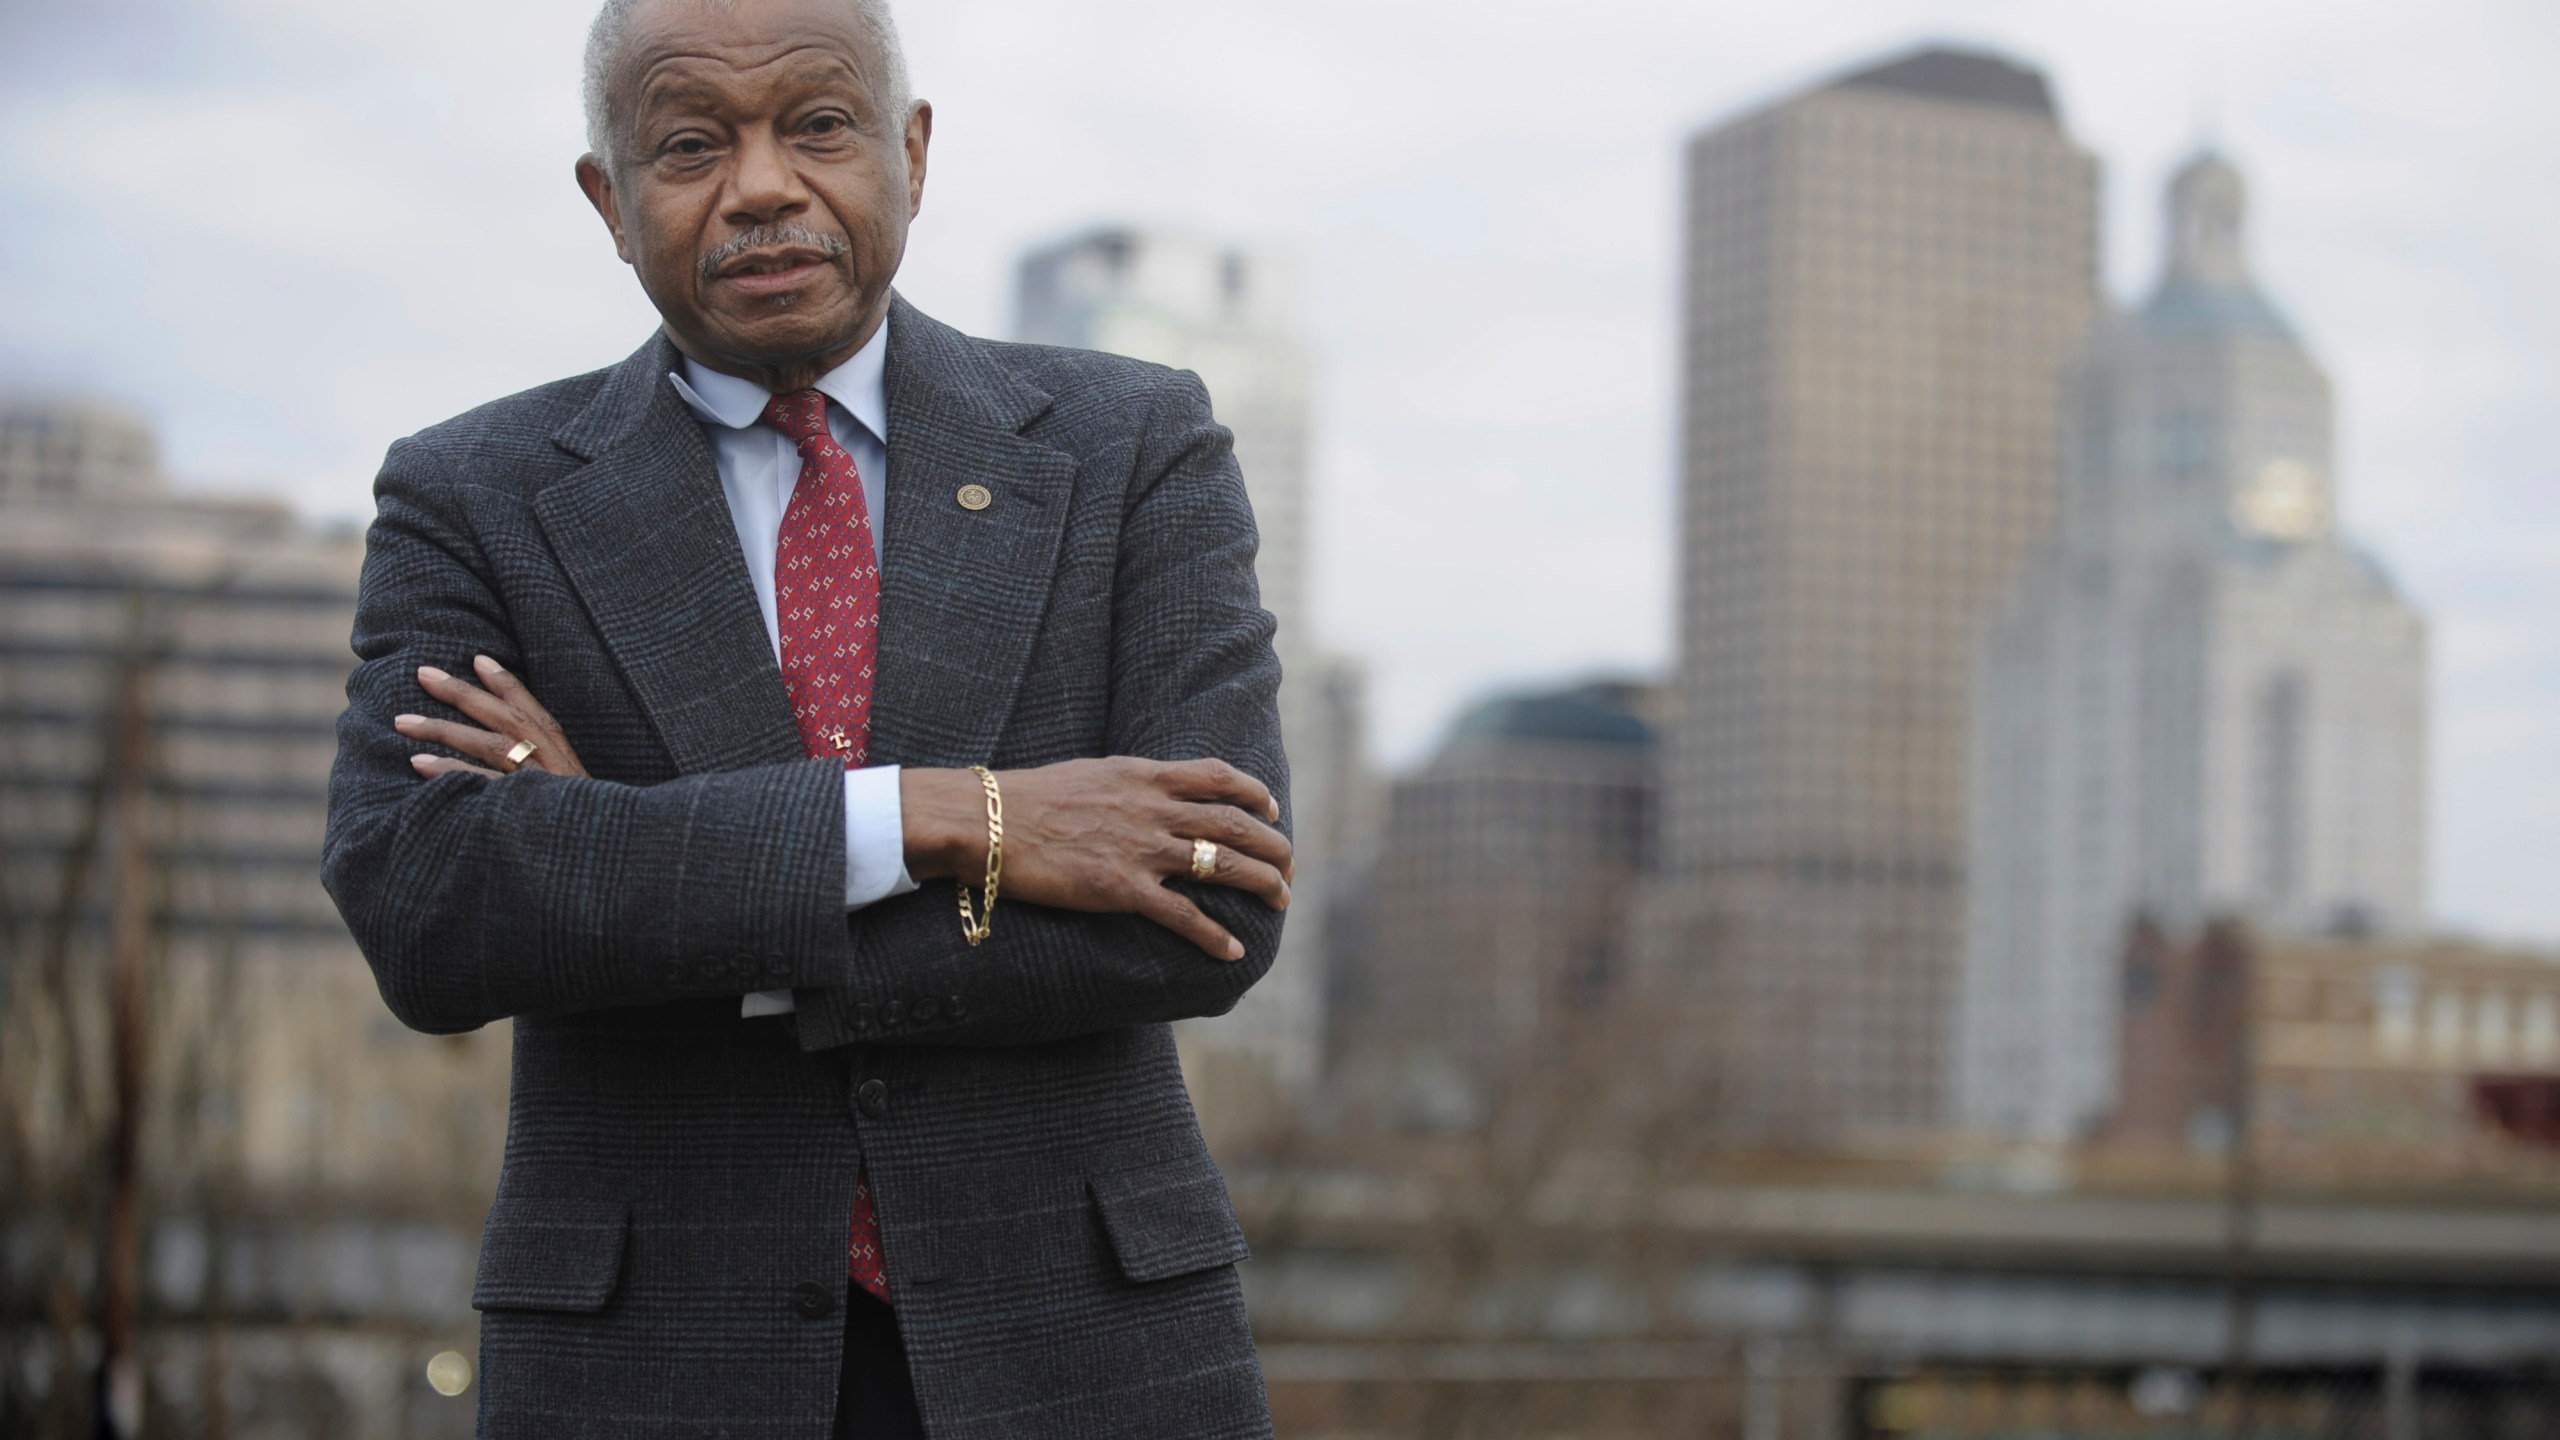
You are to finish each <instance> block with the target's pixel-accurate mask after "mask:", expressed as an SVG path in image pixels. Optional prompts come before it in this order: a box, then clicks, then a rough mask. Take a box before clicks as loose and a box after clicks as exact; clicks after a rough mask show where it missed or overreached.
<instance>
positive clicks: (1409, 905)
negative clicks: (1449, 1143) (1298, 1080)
mask: <svg viewBox="0 0 2560 1440" xmlns="http://www.w3.org/2000/svg"><path fill="white" fill-rule="evenodd" d="M1660 695H1661V692H1660V691H1659V690H1658V689H1657V688H1656V687H1653V686H1649V685H1637V684H1630V683H1624V682H1600V683H1592V684H1586V685H1579V686H1575V687H1572V688H1570V689H1565V690H1557V691H1546V692H1538V693H1527V694H1517V695H1504V696H1500V697H1497V698H1494V699H1491V700H1487V701H1485V702H1484V703H1482V704H1480V705H1477V706H1476V707H1475V708H1473V709H1471V710H1469V711H1468V712H1467V713H1466V714H1465V715H1463V716H1461V717H1460V718H1459V720H1458V723H1457V724H1456V725H1455V726H1454V727H1453V728H1452V730H1451V732H1450V735H1449V738H1448V740H1447V741H1446V742H1445V743H1444V744H1442V746H1441V747H1440V749H1439V750H1438V751H1437V752H1436V753H1434V754H1433V755H1432V757H1431V758H1430V759H1429V760H1427V761H1426V762H1424V763H1423V765H1422V766H1421V768H1419V769H1418V770H1416V771H1415V772H1414V773H1413V774H1411V775H1409V776H1406V777H1404V778H1402V779H1400V780H1398V781H1397V782H1396V784H1395V787H1394V789H1393V791H1392V793H1391V795H1390V797H1389V799H1388V807H1387V819H1386V823H1385V829H1384V840H1385V844H1384V846H1383V847H1382V851H1381V854H1380V856H1379V858H1378V861H1377V866H1376V870H1375V873H1374V884H1375V887H1376V897H1377V903H1376V906H1375V909H1374V911H1373V912H1372V917H1371V924H1370V927H1369V934H1368V936H1367V944H1366V947H1365V949H1366V954H1365V956H1364V957H1363V961H1364V963H1361V964H1359V965H1357V966H1356V967H1353V974H1351V975H1349V976H1346V977H1344V978H1345V980H1347V981H1349V982H1351V983H1349V984H1347V985H1345V986H1343V987H1342V990H1341V991H1340V992H1338V994H1339V998H1340V999H1341V1001H1343V1002H1344V1014H1343V1015H1342V1017H1341V1018H1340V1019H1339V1020H1338V1021H1337V1027H1338V1028H1339V1029H1340V1030H1341V1031H1342V1032H1343V1033H1342V1034H1341V1036H1340V1043H1341V1047H1342V1053H1343V1059H1344V1061H1345V1065H1344V1070H1345V1074H1346V1076H1347V1083H1346V1087H1345V1088H1346V1089H1347V1090H1349V1091H1351V1092H1353V1093H1355V1094H1358V1095H1360V1096H1362V1097H1363V1098H1376V1099H1379V1100H1382V1101H1384V1102H1385V1103H1386V1105H1387V1106H1388V1107H1389V1108H1390V1109H1391V1110H1393V1111H1395V1112H1397V1118H1399V1119H1401V1120H1402V1121H1404V1122H1407V1123H1421V1124H1424V1125H1428V1126H1435V1127H1447V1128H1462V1127H1464V1126H1466V1125H1469V1124H1472V1123H1475V1122H1477V1121H1480V1120H1482V1119H1483V1118H1485V1117H1486V1115H1487V1114H1488V1113H1489V1105H1490V1102H1491V1101H1493V1100H1494V1099H1495V1098H1496V1097H1495V1095H1494V1091H1495V1089H1496V1087H1497V1085H1498V1083H1499V1081H1500V1080H1501V1078H1502V1077H1503V1076H1504V1075H1505V1074H1514V1075H1537V1074H1539V1073H1540V1072H1539V1071H1538V1069H1537V1068H1536V1067H1537V1065H1538V1063H1539V1062H1540V1061H1542V1060H1547V1059H1551V1058H1552V1055H1553V1052H1554V1050H1555V1048H1556V1042H1557V1040H1558V1039H1559V1037H1560V1035H1561V1033H1562V1031H1563V1030H1564V1028H1565V1024H1566V1022H1568V1021H1570V1020H1571V1019H1572V1018H1573V1017H1575V1016H1576V1015H1578V1014H1584V1013H1588V1012H1591V1011H1592V1010H1593V1009H1595V1008H1596V1007H1597V1006H1598V1005H1599V1004H1600V1002H1601V1001H1602V1000H1603V999H1605V998H1607V996H1608V995H1609V993H1610V992H1611V991H1612V990H1613V989H1615V988H1616V984H1617V981H1618V979H1619V977H1620V975H1621V974H1622V972H1623V971H1624V969H1625V966H1626V960H1627V943H1628V940H1629V935H1628V932H1627V926H1626V915H1627V901H1628V898H1629V896H1630V895H1631V894H1632V893H1633V890H1634V888H1635V886H1636V884H1637V882H1638V881H1639V879H1640V878H1641V877H1642V875H1643V873H1644V867H1645V864H1646V860H1647V857H1648V856H1649V855H1650V854H1651V852H1652V849H1653V840H1654V810H1655V798H1656V793H1657V792H1656V786H1655V778H1654V746H1655V732H1654V724H1653V719H1654V716H1655V715H1656V714H1657V712H1658V710H1659V708H1660V707H1659V700H1660ZM1343 992H1347V993H1343Z"/></svg>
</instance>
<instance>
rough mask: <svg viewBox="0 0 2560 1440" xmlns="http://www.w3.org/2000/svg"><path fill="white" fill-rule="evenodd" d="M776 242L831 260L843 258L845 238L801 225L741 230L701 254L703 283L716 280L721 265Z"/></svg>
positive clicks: (764, 226)
mask: <svg viewBox="0 0 2560 1440" xmlns="http://www.w3.org/2000/svg"><path fill="white" fill-rule="evenodd" d="M775 245H796V246H802V247H805V248H807V249H811V250H815V251H817V252H819V253H820V254H822V255H824V256H826V257H827V258H828V259H830V260H835V259H840V258H842V256H843V255H844V252H845V249H846V246H845V243H844V237H843V236H841V235H822V234H820V233H819V232H817V231H815V230H811V229H809V228H807V227H806V226H801V225H759V226H757V227H756V228H754V229H753V230H748V231H744V232H742V233H740V234H739V235H738V236H737V237H736V238H734V239H730V240H725V241H722V242H721V243H720V244H719V245H717V246H714V247H713V248H712V250H711V253H709V254H707V255H705V256H703V257H702V261H701V265H700V267H699V268H700V270H701V272H702V282H703V283H704V284H706V285H708V284H710V283H711V282H712V281H714V280H717V279H719V278H720V269H721V267H722V266H724V265H727V264H728V263H729V262H730V261H732V260H735V259H737V258H738V257H739V256H741V255H744V254H746V253H747V252H748V251H750V250H762V249H766V248H768V247H770V246H775Z"/></svg>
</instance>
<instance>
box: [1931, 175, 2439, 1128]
mask: <svg viewBox="0 0 2560 1440" xmlns="http://www.w3.org/2000/svg"><path fill="white" fill-rule="evenodd" d="M2246 200H2247V194H2246V191H2245V189H2244V187H2243V185H2242V182H2241V177H2240V174H2239V172H2238V171H2237V170H2235V169H2234V168H2233V167H2232V166H2231V165H2230V163H2229V162H2228V161H2226V160H2224V159H2222V158H2221V157H2220V156H2218V155H2215V154H2212V153H2210V152H2207V153H2204V154H2200V155H2197V156H2196V157H2195V158H2193V159H2192V160H2190V161H2189V162H2188V163H2187V164H2186V165H2185V166H2183V167H2182V168H2181V169H2180V170H2179V171H2178V172H2177V175H2176V177H2175V178H2174V179H2173V180H2172V181H2171V182H2170V185H2169V193H2168V201H2167V206H2166V218H2167V222H2168V224H2167V237H2166V239H2167V245H2166V255H2167V263H2166V266H2165V268H2164V270H2163V273H2162V275H2161V278H2160V282H2159V285H2158V286H2157V288H2156V289H2154V290H2153V292H2152V294H2151V297H2150V299H2149V300H2148V301H2146V302H2145V303H2144V304H2143V305H2142V306H2141V308H2140V309H2139V310H2137V311H2135V312H2134V313H2133V314H2131V315H2129V316H2126V317H2125V318H2124V319H2123V320H2121V321H2119V322H2117V323H2115V324H2113V325H2111V326H2109V327H2108V328H2107V329H2106V330H2105V331H2104V332H2103V333H2102V334H2100V335H2099V336H2098V337H2097V338H2096V339H2095V340H2094V341H2093V342H2092V344H2091V346H2090V349H2089V353H2088V355H2087V357H2086V360H2085V362H2084V364H2083V365H2082V366H2081V367H2080V370H2079V373H2078V374H2077V376H2076V377H2075V380H2074V382H2073V385H2072V390H2071V396H2070V399H2069V402H2068V404H2067V406H2066V408H2065V410H2064V412H2063V417H2062V425H2063V431H2064V434H2065V436H2066V445H2065V452H2066V453H2065V456H2064V462H2063V463H2064V475H2065V480H2064V487H2063V499H2062V507H2061V515H2060V520H2059V523H2058V526H2057V528H2056V531H2055V535H2054V538H2053V540H2052V542H2051V545H2050V547H2049V548H2048V549H2047V550H2045V551H2044V552H2043V553H2042V554H2040V555H2039V556H2038V557H2037V558H2036V559H2035V561H2034V562H2033V563H2031V564H2030V565H2029V566H2028V567H2027V568H2026V570H2025V571H2024V572H2023V576H2022V580H2021V583H2020V586H2019V588H2018V591H2017V593H2016V595H2015V597H2014V598H2013V600H2012V601H2011V603H2010V604H2009V606H2008V608H2007V610H2006V611H2005V613H2004V615H2003V616H2002V618H2001V620H2000V621H1999V624H1998V626H1997V628H1996V630H1995V631H1994V632H1993V635H1992V638H1991V641H1990V644H1989V645H1988V646H1987V647H1986V650H1985V654H1984V663H1983V668H1982V672H1981V677H1980V680H1981V685H1982V690H1981V695H1980V701H1979V704H1978V707H1977V711H1976V720H1977V729H1976V741H1975V744H1976V763H1975V766H1974V775H1975V780H1976V783H1975V796H1976V799H1975V804H1974V816H1975V821H1974V826H1975V830H1974V865H1973V870H1972V907H1971V910H1972V914H1971V921H1970V925H1969V941H1968V950H1969V958H1968V964H1967V968H1966V983H1965V988H1964V994H1963V1002H1962V1012H1961V1024H1960V1028H1961V1030H1962V1034H1963V1041H1962V1045H1961V1047H1960V1059H1959V1068H1958V1090H1959V1092H1960V1100H1961V1105H1960V1109H1961V1112H1962V1118H1963V1119H1965V1120H1966V1121H1967V1122H1969V1123H1971V1124H1973V1125H1977V1126H1982V1127H1987V1128H1991V1129H1996V1130H2000V1131H2006V1132H2011V1133H2018V1134H2023V1135H2027V1136H2031V1137H2035V1138H2041V1139H2048V1140H2059V1139H2065V1138H2068V1137H2071V1136H2073V1135H2076V1134H2079V1133H2081V1132H2083V1131H2085V1130H2086V1128H2087V1127H2088V1126H2090V1125H2091V1124H2093V1123H2095V1122H2096V1121H2097V1120H2099V1119H2100V1118H2102V1117H2103V1116H2104V1115H2105V1114H2106V1113H2107V1111H2108V1109H2109V1107H2110V1105H2111V1104H2112V1101H2113V1098H2114V1096H2113V1089H2114V1085H2115V1078H2116V1076H2117V1074H2118V1072H2119V1067H2118V1065H2117V1063H2116V1055H2115V1045H2116V1037H2117V1035H2118V1033H2119V1026H2118V1022H2117V1012H2118V1009H2119V1007H2120V1005H2121V1003H2122V1001H2121V994H2120V990H2119V987H2118V985H2117V983H2116V963H2115V962H2116V957H2117V955H2118V954H2119V953H2121V949H2122V943H2123V937H2124V935H2125V932H2126V929H2127V927H2128V926H2129V925H2130V924H2131V923H2132V922H2133V920H2134V919H2135V918H2136V917H2137V916H2142V917H2145V918H2148V919H2150V920H2151V921H2153V922H2154V923H2156V924H2159V925H2162V926H2166V927H2169V928H2172V929H2185V928H2191V927H2194V926H2196V925H2198V924H2200V923H2202V922H2203V921H2204V920H2205V919H2206V918H2207V917H2208V916H2209V915H2227V916H2236V917H2246V918H2248V919H2250V920H2251V921H2253V922H2254V923H2255V924H2257V925H2258V926H2260V927H2261V928H2265V929H2269V930H2272V931H2275V932H2277V933H2287V932H2290V933H2294V934H2301V933H2306V932H2312V931H2347V932H2367V931H2376V930H2380V931H2402V930H2407V929H2409V928H2411V927H2414V926H2416V925H2417V924H2418V923H2419V922H2420V921H2421V919H2422V910H2423V907H2424V904H2425V896H2426V849H2425V832H2426V665H2427V661H2426V629H2425V625H2424V623H2423V622H2422V621H2421V620H2420V618H2419V616H2418V615H2417V613H2416V612H2415V611H2414V610H2412V609H2411V608H2410V606H2409V605H2408V604H2407V603H2406V602H2405V601H2404V600H2403V599H2401V597H2400V595H2399V594H2398V592H2397V591H2396V589H2395V588H2394V587H2393V585H2392V583H2391V580H2390V578H2389V576H2388V574H2387V573H2386V572H2385V571H2384V569H2383V567H2382V566H2381V564H2380V563H2379V562H2378V561H2376V560H2375V559H2374V557H2373V556H2372V555H2371V554H2370V553H2368V552H2366V551H2365V550H2363V549H2361V548H2360V547H2358V546H2357V545H2355V544H2354V543H2352V542H2351V541H2350V540H2348V539H2347V538H2346V537H2345V536H2343V535H2341V534H2340V533H2339V531H2338V528H2337V526H2336V525H2335V523H2334V520H2333V516H2334V512H2335V505H2334V497H2333V488H2332V481H2331V477H2332V475H2333V474H2334V473H2335V472H2334V466H2333V463H2332V458H2331V451H2332V430H2333V423H2332V420H2331V415H2330V396H2329V383H2328V381H2327V379H2326V378H2325V377H2323V376H2322V374H2321V372H2320V368H2319V366H2318V364H2317V363H2316V362H2315V361H2314V360H2313V359H2312V358H2311V356H2310V354H2309V353H2308V352H2307V351H2306V350H2305V349H2304V347H2303V344H2302V342H2301V340H2300V338H2299V337H2298V336H2297V335H2296V334H2295V332H2294V330H2293V328H2292V326H2291V325H2290V324H2288V323H2287V322H2286V320H2285V319H2284V317H2283V316H2282V315H2281V314H2280V313H2279V312H2278V311H2277V310H2276V308H2275V307H2274V306H2273V305H2272V304H2270V303H2269V302H2268V301H2267V299H2266V297H2265V295H2264V294H2263V293H2261V291H2260V290H2259V288H2258V286H2257V284H2256V282H2255V280H2254V279H2253V278H2252V277H2251V274H2250V269H2249V263H2248V257H2247V254H2246V250H2245V246H2244V239H2245V234H2244V221H2245V219H2246Z"/></svg>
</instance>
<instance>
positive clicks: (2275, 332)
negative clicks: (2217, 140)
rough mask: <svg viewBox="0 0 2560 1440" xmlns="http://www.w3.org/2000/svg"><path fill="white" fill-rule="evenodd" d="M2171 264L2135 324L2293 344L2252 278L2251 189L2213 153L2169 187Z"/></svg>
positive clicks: (2190, 163) (2286, 325) (2207, 151)
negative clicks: (2269, 337) (2262, 336)
mask: <svg viewBox="0 0 2560 1440" xmlns="http://www.w3.org/2000/svg"><path fill="white" fill-rule="evenodd" d="M2165 212H2166V216H2165V218H2166V220H2167V222H2168V244H2167V246H2166V250H2167V255H2168V262H2167V264H2166V265H2165V266H2164V267H2163V268H2162V271H2161V275H2160V284H2159V287H2158V288H2157V289H2155V290H2154V291H2153V292H2152V294H2151V298H2150V299H2149V300H2148V301H2146V302H2144V304H2143V306H2142V309H2141V310H2140V311H2138V312H2136V313H2137V317H2138V318H2139V319H2140V320H2141V322H2142V323H2143V325H2145V326H2146V327H2148V328H2151V329H2154V330H2165V331H2178V332H2199V331H2201V332H2212V333H2240V334H2246V333H2257V334H2265V335H2272V336H2280V337H2283V338H2285V339H2292V338H2293V337H2294V330H2293V326H2292V324H2291V323H2290V322H2288V321H2287V320H2286V319H2285V317H2284V313H2283V312H2282V311H2280V310H2278V309H2277V308H2276V307H2275V305H2274V303H2273V302H2272V301H2270V300H2268V299H2267V297H2266V295H2265V294H2264V293H2262V292H2261V291H2260V290H2259V289H2258V282H2257V281H2256V279H2255V278H2253V277H2252V276H2251V275H2250V273H2249V251H2248V230H2249V186H2248V182H2246V181H2245V180H2243V179H2241V177H2240V170H2239V167H2237V166H2235V165H2233V164H2232V163H2231V162H2230V161H2229V160H2227V159H2225V158H2223V156H2222V154H2221V153H2220V152H2219V151H2216V150H2214V149H2213V148H2211V147H2210V146H2208V147H2206V148H2204V149H2201V150H2198V151H2197V152H2196V153H2195V154H2194V155H2192V156H2190V157H2189V158H2188V160H2187V163H2185V164H2184V165H2181V166H2179V167H2178V173H2177V174H2175V175H2173V176H2171V177H2170V179H2169V194H2168V201H2167V204H2166V206H2165Z"/></svg>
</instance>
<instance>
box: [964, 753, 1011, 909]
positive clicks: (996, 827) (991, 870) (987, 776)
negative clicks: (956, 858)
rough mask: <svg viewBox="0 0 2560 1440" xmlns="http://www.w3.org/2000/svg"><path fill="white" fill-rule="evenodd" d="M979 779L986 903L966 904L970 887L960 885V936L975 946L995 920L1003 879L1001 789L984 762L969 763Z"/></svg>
mask: <svg viewBox="0 0 2560 1440" xmlns="http://www.w3.org/2000/svg"><path fill="white" fill-rule="evenodd" d="M969 768H970V769H971V770H974V771H976V772H977V775H978V783H979V784H981V785H984V786H986V787H987V884H986V891H987V907H986V909H985V910H984V911H983V912H981V911H979V910H977V909H975V908H973V907H972V906H971V905H970V904H969V887H968V885H967V884H966V883H963V884H962V885H961V886H960V937H961V938H962V939H964V940H966V941H968V942H969V948H970V949H972V950H974V949H976V948H977V947H978V946H979V945H980V944H981V943H983V942H984V941H985V940H986V938H987V935H988V933H989V932H990V931H992V930H993V929H994V928H995V923H996V886H997V885H998V884H999V883H1000V882H1001V881H1002V880H1003V879H1004V792H1003V791H1001V790H999V789H997V788H996V772H994V771H993V770H990V769H988V768H987V767H986V766H984V765H972V766H970V767H969Z"/></svg>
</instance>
